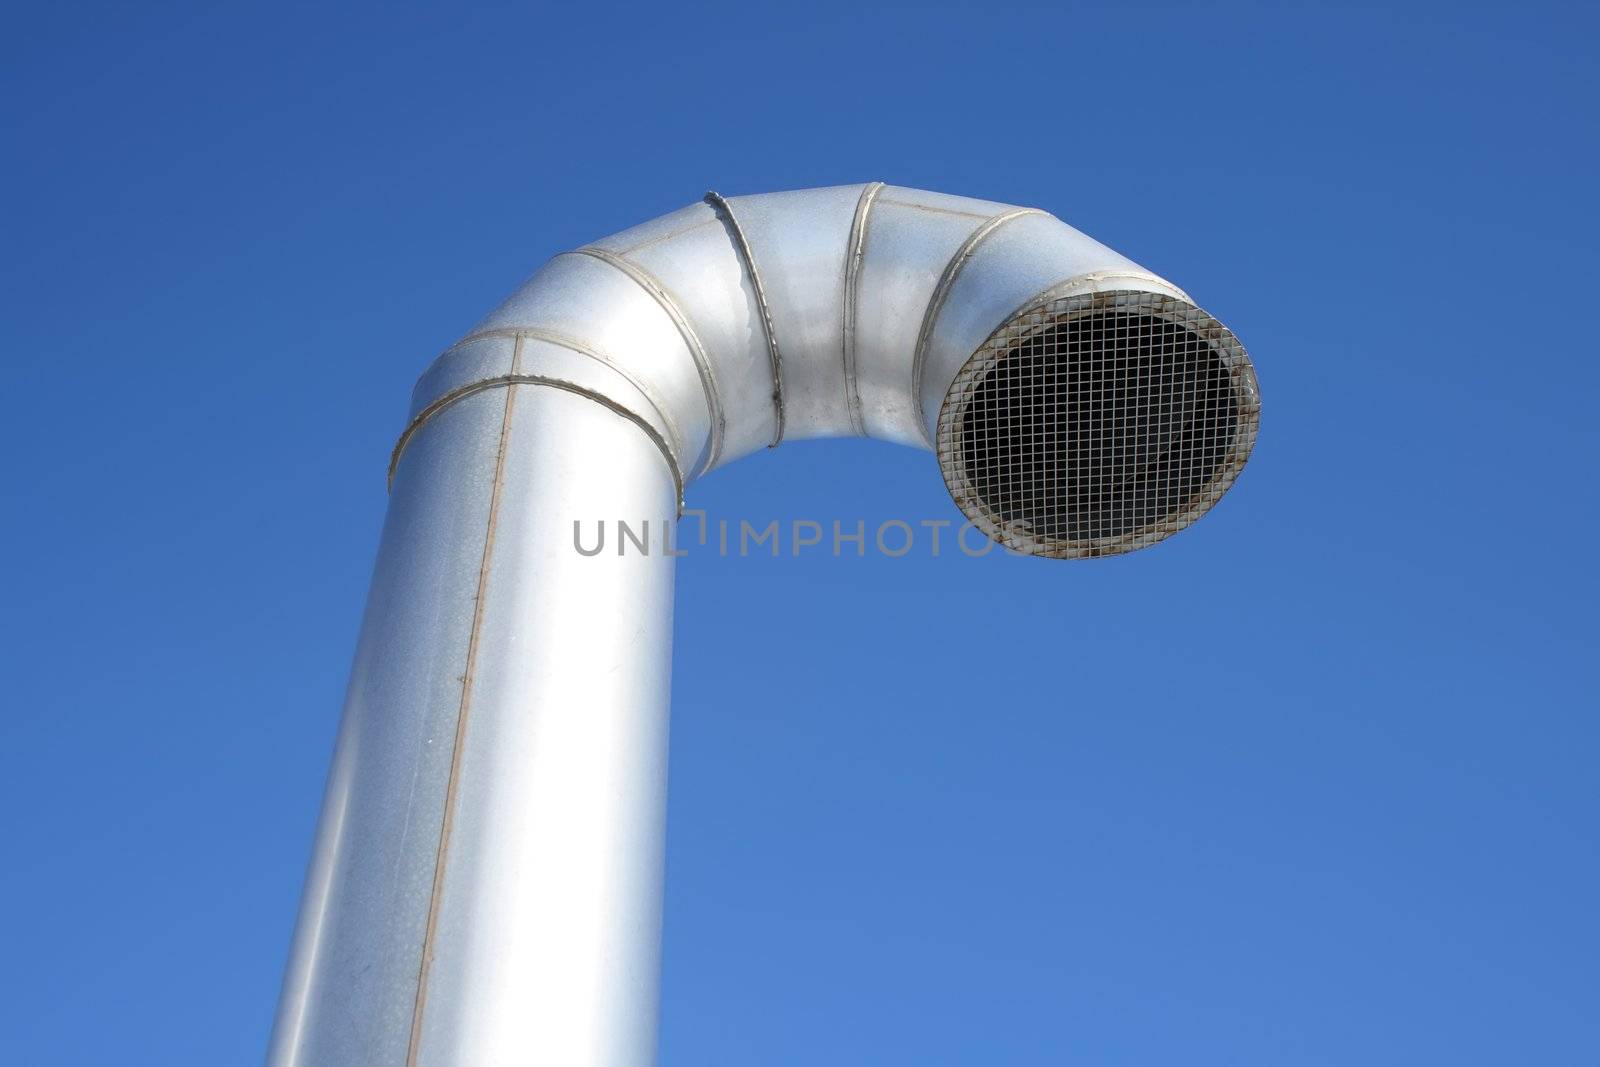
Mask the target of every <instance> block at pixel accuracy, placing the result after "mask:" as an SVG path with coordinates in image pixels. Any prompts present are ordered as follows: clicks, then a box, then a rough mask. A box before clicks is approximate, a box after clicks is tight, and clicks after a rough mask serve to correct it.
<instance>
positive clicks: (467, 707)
mask: <svg viewBox="0 0 1600 1067" xmlns="http://www.w3.org/2000/svg"><path fill="white" fill-rule="evenodd" d="M521 368H522V338H520V337H519V338H517V343H516V348H515V349H514V350H513V351H512V354H511V372H512V376H513V377H515V376H516V375H517V372H518V371H520V370H521ZM516 401H517V390H516V387H515V386H514V385H513V386H511V387H509V388H508V389H507V390H506V404H505V408H504V409H503V410H502V412H501V415H500V443H499V446H498V447H497V448H496V450H495V457H494V480H493V482H492V483H491V484H490V489H489V522H488V526H487V528H486V529H485V530H484V534H483V556H482V559H481V560H480V562H479V564H478V586H477V592H476V594H475V595H474V596H473V598H472V599H473V604H472V628H471V629H470V630H469V631H467V662H466V665H465V666H464V667H463V668H462V671H461V702H460V704H459V705H458V706H457V708H456V728H455V737H454V742H453V745H452V748H451V749H450V776H449V778H448V779H447V780H446V783H445V791H444V811H443V813H442V814H441V816H440V819H439V844H438V847H437V848H436V850H435V851H434V859H433V888H432V890H431V891H430V892H429V894H428V919H427V923H426V924H425V926H424V928H423V933H422V955H421V959H420V961H419V963H418V967H417V996H416V1000H414V1001H413V1002H412V1008H411V1036H410V1038H409V1040H408V1041H407V1043H406V1067H416V1063H417V1056H418V1055H419V1054H420V1053H421V1051H422V1049H421V1045H422V1018H423V1012H424V1011H425V1010H426V1008H427V1005H428V977H429V973H430V972H431V970H432V968H433V957H434V951H435V950H434V942H435V940H436V937H437V933H438V929H439V903H440V899H441V898H442V897H443V896H444V878H445V872H446V864H447V862H448V860H449V857H450V831H451V830H452V829H453V828H454V826H455V811H456V796H457V793H458V792H459V786H460V784H461V756H462V749H463V748H465V747H466V746H465V741H466V736H467V722H468V720H469V718H470V716H471V712H472V691H473V688H474V686H475V683H476V682H477V672H478V645H479V638H480V637H481V635H482V633H483V615H484V610H483V608H484V603H485V602H486V601H487V600H488V595H489V569H490V567H491V565H492V564H493V562H494V535H495V528H496V526H497V525H498V524H499V520H500V497H501V495H502V491H503V490H504V488H505V480H506V453H507V452H509V451H510V445H511V416H512V412H513V411H514V410H515V406H516Z"/></svg>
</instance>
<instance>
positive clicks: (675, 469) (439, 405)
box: [389, 340, 684, 515]
mask: <svg viewBox="0 0 1600 1067" xmlns="http://www.w3.org/2000/svg"><path fill="white" fill-rule="evenodd" d="M519 345H520V340H519ZM519 352H520V348H519ZM512 385H544V386H548V387H550V388H551V389H560V390H561V391H562V392H567V393H575V394H577V395H578V396H582V397H587V398H588V399H590V400H593V401H594V402H595V403H597V404H599V405H600V406H601V407H604V408H609V409H610V410H611V411H614V412H616V413H617V414H618V415H621V416H622V417H623V418H625V419H627V420H628V421H629V422H631V423H633V424H634V425H635V426H637V427H639V429H641V430H643V431H644V432H645V436H647V437H649V438H650V440H651V441H653V442H654V443H655V446H656V448H658V449H660V450H661V457H662V458H663V459H665V460H666V461H667V470H668V472H669V473H670V474H671V475H672V484H673V485H674V486H676V488H677V493H678V513H679V514H680V515H681V514H682V513H683V487H684V479H683V470H682V469H681V468H680V467H679V466H678V460H677V458H676V457H675V456H674V455H673V454H672V446H671V445H670V444H668V443H667V439H666V438H665V437H663V436H662V435H661V431H660V430H658V429H656V428H655V427H654V426H652V425H650V422H649V420H647V419H645V418H644V417H643V416H642V415H640V414H639V413H638V412H636V411H634V410H632V409H631V408H629V407H628V406H627V405H625V404H619V403H617V402H616V401H615V400H613V399H611V398H610V397H609V396H606V395H605V394H604V393H597V392H595V391H594V390H593V389H590V388H588V387H587V386H583V385H579V384H578V383H577V382H570V381H567V380H566V379H565V378H552V377H550V376H549V375H547V374H502V375H500V376H499V377H497V378H484V379H481V380H479V381H476V382H470V383H468V384H467V385H463V386H462V387H461V388H459V389H454V390H451V391H450V392H448V393H446V394H444V395H443V396H441V397H440V398H439V399H437V400H435V401H434V402H433V403H431V404H429V405H428V406H427V407H425V408H423V409H422V410H421V411H419V412H417V417H416V418H414V419H412V420H411V423H410V425H408V426H407V427H406V428H405V430H404V432H402V433H401V434H400V439H399V440H398V441H396V442H395V446H394V451H393V452H392V453H391V454H390V457H389V486H390V488H393V487H394V476H395V471H396V469H397V468H398V467H399V465H400V457H401V456H402V455H404V454H405V450H406V446H407V445H408V444H410V443H411V438H412V437H414V436H416V433H417V431H418V430H420V429H422V426H423V424H424V423H426V422H427V421H428V420H429V419H431V418H433V416H435V415H437V414H438V413H439V412H441V411H443V410H444V409H445V408H447V407H449V406H450V405H451V404H454V403H455V402H456V401H458V400H461V399H464V398H465V397H469V396H473V395H475V394H477V393H482V392H487V391H488V390H490V389H499V388H502V387H504V386H512Z"/></svg>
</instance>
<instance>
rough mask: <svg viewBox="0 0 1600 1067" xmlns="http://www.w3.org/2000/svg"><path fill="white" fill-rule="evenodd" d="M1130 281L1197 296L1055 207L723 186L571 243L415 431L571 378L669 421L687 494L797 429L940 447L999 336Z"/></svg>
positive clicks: (421, 412) (855, 190) (433, 373)
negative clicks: (515, 392)
mask: <svg viewBox="0 0 1600 1067" xmlns="http://www.w3.org/2000/svg"><path fill="white" fill-rule="evenodd" d="M1112 291H1115V292H1124V293H1126V292H1133V293H1135V294H1147V295H1149V296H1150V297H1152V298H1156V299H1166V298H1170V299H1173V300H1176V301H1179V302H1181V303H1182V305H1183V306H1184V307H1192V305H1191V304H1190V302H1189V301H1188V297H1187V296H1186V295H1185V294H1184V293H1183V291H1182V290H1180V289H1178V288H1177V287H1176V286H1174V285H1172V284H1171V283H1169V282H1167V281H1165V280H1164V279H1162V278H1160V277H1158V276H1157V275H1155V274H1153V273H1151V272H1149V271H1147V270H1145V269H1144V268H1142V267H1140V266H1139V265H1138V264H1136V263H1134V262H1132V261H1131V260H1129V259H1127V258H1125V257H1123V256H1121V255H1119V254H1118V253H1116V252H1114V251H1112V250H1111V249H1109V248H1107V247H1106V246H1105V245H1102V244H1100V243H1099V242H1098V241H1095V240H1094V239H1092V238H1090V237H1088V236H1086V235H1085V234H1083V233H1081V232H1079V231H1078V230H1075V229H1073V228H1072V227H1071V226H1068V225H1066V224H1065V223H1063V222H1061V221H1060V220H1059V219H1056V218H1055V217H1054V216H1052V215H1049V214H1048V213H1046V212H1043V211H1040V210H1037V209H1032V208H1017V207H1012V206H1010V205H1006V204H999V203H994V202H990V201H984V200H973V199H969V198H966V197H958V196H948V195H945V194H941V193H931V192H925V191H922V190H917V189H908V188H901V187H896V186H889V185H884V184H882V183H879V182H873V183H868V184H865V185H851V186H836V187H830V188H822V189H806V190H800V191H795V192H783V193H769V194H764V195H758V196H742V197H730V198H723V197H720V196H718V195H717V194H715V193H712V194H708V195H707V197H706V199H705V200H704V201H703V202H701V203H697V204H692V205H690V206H688V207H685V208H682V209H680V210H678V211H675V212H672V213H670V214H668V215H664V216H662V217H660V218H657V219H654V220H652V221H650V222H646V223H643V224H642V225H639V226H635V227H633V228H631V229H628V230H624V231H622V232H621V233H617V234H614V235H612V236H610V237H606V238H602V239H600V240H598V241H595V242H593V243H592V244H589V245H585V246H583V247H582V248H578V249H576V250H573V251H570V252H564V253H561V254H559V255H557V256H556V257H554V258H553V259H551V260H550V261H549V262H548V263H546V264H545V265H544V266H543V267H542V268H541V269H540V270H539V271H537V272H536V273H535V274H534V275H533V276H532V277H531V278H530V279H529V280H528V281H527V282H525V283H524V284H523V285H522V286H521V287H520V288H519V289H518V290H517V291H516V292H515V293H513V294H512V295H511V297H510V298H509V299H507V300H506V301H505V302H504V303H502V304H501V305H500V306H499V307H498V308H496V309H495V310H494V311H493V312H491V313H490V314H489V315H488V316H487V317H486V318H485V319H483V321H482V322H480V323H479V324H478V326H477V327H476V328H475V329H474V330H473V331H472V332H470V333H469V334H468V335H467V336H466V337H464V338H463V339H462V340H461V341H459V342H457V343H456V345H454V346H453V347H452V348H451V349H449V350H448V351H447V352H446V353H445V354H444V355H442V356H441V357H440V358H439V359H438V360H436V361H435V363H434V364H433V366H431V367H430V368H429V369H428V371H427V372H426V373H424V374H423V376H422V378H421V380H420V381H419V383H418V385H417V389H416V392H415V394H414V399H413V408H412V417H413V427H415V426H416V425H419V424H420V422H421V421H423V420H425V418H426V415H427V413H428V412H429V411H431V410H433V409H435V408H436V407H437V406H438V405H440V404H442V403H448V402H449V401H450V398H452V397H453V396H456V395H461V394H462V393H463V391H471V390H474V389H476V388H487V387H492V386H493V385H494V384H496V383H498V382H504V381H537V382H541V383H544V384H555V385H559V386H561V387H564V388H570V389H572V390H574V391H578V392H583V393H585V394H586V395H591V396H593V397H595V398H596V399H599V400H601V401H602V402H605V403H607V404H608V405H609V406H612V407H614V408H615V409H617V410H618V411H619V413H622V414H625V415H627V417H629V418H632V419H633V420H634V421H635V422H637V423H638V424H639V425H640V426H641V428H643V429H645V430H646V431H647V432H649V433H650V434H651V435H652V436H653V437H654V438H655V439H656V440H657V443H658V444H659V445H660V446H661V447H662V449H663V451H664V453H665V454H666V458H667V461H668V462H669V464H670V465H671V466H672V468H673V474H674V477H675V478H676V479H677V480H678V483H679V486H680V490H681V488H682V486H683V484H684V483H685V482H686V481H689V480H692V479H694V478H695V477H697V476H699V475H701V474H704V473H706V472H707V471H710V470H713V469H715V468H717V467H719V466H721V465H723V464H725V463H728V462H730V461H732V460H734V459H737V458H739V457H741V456H744V455H748V454H749V453H751V452H755V451H759V450H761V449H763V448H767V447H771V446H775V445H777V444H778V443H780V442H781V441H783V440H786V439H788V438H800V437H833V436H869V437H875V438H880V439H883V440H888V441H895V442H899V443H901V444H907V445H912V446H914V447H921V448H932V447H934V443H935V441H936V440H937V439H938V434H939V432H940V430H939V422H940V412H941V407H942V406H943V404H944V402H945V399H946V397H947V396H948V395H949V394H950V392H951V389H952V383H954V382H955V381H956V379H957V377H958V375H959V374H960V373H961V371H962V368H963V367H965V366H967V365H968V364H969V362H970V361H972V360H973V359H974V358H975V353H977V352H978V351H979V350H980V348H982V347H983V346H984V345H985V343H986V341H987V340H989V339H990V338H992V337H993V336H995V335H996V334H997V332H998V331H999V330H1000V329H1001V328H1002V327H1004V326H1006V325H1007V324H1010V323H1013V322H1015V321H1017V319H1018V317H1019V316H1020V315H1022V314H1023V313H1024V312H1025V311H1027V310H1028V309H1029V308H1031V307H1034V306H1037V305H1041V303H1043V302H1049V301H1056V302H1058V303H1059V302H1060V301H1061V300H1062V299H1064V298H1068V297H1073V296H1084V295H1086V294H1094V293H1105V292H1112ZM1052 306H1056V305H1052ZM1207 321H1208V322H1210V321H1211V320H1209V319H1207ZM1240 356H1241V358H1242V350H1241V351H1240ZM1245 366H1246V367H1248V362H1247V361H1246V363H1245ZM1248 391H1249V394H1250V397H1251V398H1252V402H1253V397H1254V380H1253V377H1252V378H1251V380H1250V382H1249V383H1248ZM1251 440H1253V422H1252V424H1251ZM403 445H404V439H402V443H401V446H400V447H397V449H396V455H395V462H396V463H398V461H399V458H400V453H401V451H402V450H403ZM1246 451H1248V448H1246ZM940 454H941V465H942V466H944V465H945V460H946V456H945V450H944V449H942V448H941V449H940ZM1240 465H1242V461H1241V463H1240ZM946 473H947V481H949V471H948V470H947V472H946ZM955 491H956V487H955V486H954V485H952V492H955ZM957 499H958V503H959V502H961V498H960V495H959V493H958V494H957ZM965 506H966V505H965V504H963V507H965Z"/></svg>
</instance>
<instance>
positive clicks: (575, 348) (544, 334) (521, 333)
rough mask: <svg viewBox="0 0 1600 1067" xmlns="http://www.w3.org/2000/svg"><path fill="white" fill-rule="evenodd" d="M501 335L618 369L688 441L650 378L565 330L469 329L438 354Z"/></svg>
mask: <svg viewBox="0 0 1600 1067" xmlns="http://www.w3.org/2000/svg"><path fill="white" fill-rule="evenodd" d="M563 254H566V253H563ZM499 337H509V338H511V339H513V340H514V341H517V342H518V343H519V344H520V343H521V340H522V338H524V337H526V338H527V339H529V340H531V341H544V342H546V343H547V344H552V345H555V346H556V347H557V348H564V349H566V350H567V351H569V352H573V353H575V354H577V355H580V356H587V357H589V358H590V359H592V360H594V361H595V362H596V363H598V364H600V365H601V366H602V367H604V368H606V369H607V370H609V371H613V372H615V373H616V375H617V377H619V378H621V379H622V380H623V381H625V382H627V383H628V384H629V385H631V386H633V387H634V388H635V389H637V390H639V392H640V393H641V394H642V395H643V396H644V398H645V402H646V403H648V404H649V405H650V410H651V411H653V412H654V413H655V415H656V417H657V418H658V419H660V420H661V424H662V425H663V426H665V427H666V428H667V433H668V435H669V436H670V437H671V438H673V439H674V440H679V441H684V442H685V443H687V440H686V439H685V438H684V436H683V431H682V430H681V429H679V427H678V423H677V420H675V419H674V418H673V417H672V415H671V414H670V413H669V411H668V407H667V405H664V404H663V403H662V402H661V398H660V397H658V396H657V395H656V394H655V391H654V390H653V389H652V388H651V386H650V384H649V383H648V382H646V381H644V380H642V379H641V378H639V377H638V376H636V375H635V374H634V373H633V372H632V371H630V370H628V368H626V367H624V366H622V365H621V364H620V363H618V362H617V361H616V360H615V359H613V358H611V357H610V356H608V355H606V354H605V353H604V352H602V351H600V350H599V349H597V348H592V347H590V346H589V345H588V344H586V343H585V342H583V341H580V340H578V339H577V338H576V337H569V336H568V335H566V334H564V333H557V332H556V331H554V330H546V329H544V328H542V327H539V326H504V327H500V328H497V329H493V330H478V331H476V332H474V333H469V334H467V335H466V336H465V337H463V338H461V340H459V341H457V342H456V343H455V344H453V345H451V346H450V347H449V348H447V349H445V350H444V351H443V352H441V353H440V354H439V358H440V359H442V358H444V357H445V356H448V355H449V354H450V353H451V352H454V351H455V350H456V349H458V348H461V347H463V346H465V345H468V344H471V343H472V342H473V341H485V340H491V339H494V338H499ZM486 380H499V379H486ZM452 392H454V390H452ZM446 395H449V394H446ZM433 406H434V404H433V402H430V403H429V404H428V406H427V407H426V408H424V409H423V411H421V412H418V413H417V417H416V418H415V419H413V420H412V421H411V423H410V424H409V425H407V427H406V430H405V432H404V433H402V434H401V435H400V444H397V445H396V446H395V447H396V448H397V449H399V448H400V447H402V446H403V444H404V442H405V441H406V439H407V438H408V436H409V435H410V434H411V433H412V432H413V430H415V429H417V428H418V424H419V421H420V420H421V418H422V416H423V413H424V412H429V411H430V409H432V408H433ZM399 461H400V454H399V452H398V451H396V452H395V453H394V454H393V456H392V457H391V459H390V463H389V485H390V487H391V488H392V487H393V485H394V467H395V464H396V463H398V462H399ZM673 469H674V470H679V469H682V464H680V463H678V461H677V458H676V456H674V459H673ZM703 472H704V468H702V473H703Z"/></svg>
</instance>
